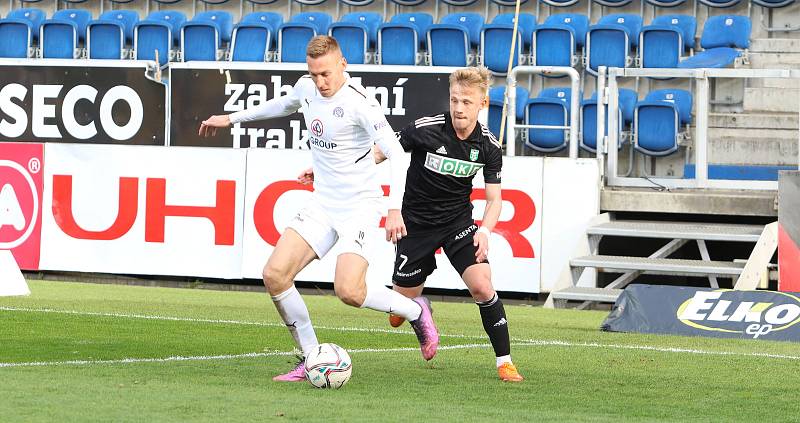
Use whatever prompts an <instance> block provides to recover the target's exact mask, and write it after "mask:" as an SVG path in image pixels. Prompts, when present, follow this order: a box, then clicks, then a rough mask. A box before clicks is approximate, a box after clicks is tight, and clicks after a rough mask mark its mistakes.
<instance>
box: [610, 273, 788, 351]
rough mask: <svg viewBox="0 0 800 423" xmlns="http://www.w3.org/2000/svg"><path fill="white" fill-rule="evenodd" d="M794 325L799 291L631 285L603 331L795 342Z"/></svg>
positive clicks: (615, 305)
mask: <svg viewBox="0 0 800 423" xmlns="http://www.w3.org/2000/svg"><path fill="white" fill-rule="evenodd" d="M797 323H800V294H794V293H786V292H776V291H733V290H728V289H711V288H689V287H675V286H656V285H631V286H629V287H627V288H626V289H625V291H623V292H622V295H620V296H619V298H617V302H616V303H615V304H614V308H613V309H612V310H611V313H610V314H609V315H608V317H607V318H606V320H605V321H604V322H603V325H602V326H601V329H602V330H605V331H609V332H638V333H655V334H672V335H689V336H708V337H716V338H743V339H767V340H773V341H794V342H798V341H800V325H798V324H797Z"/></svg>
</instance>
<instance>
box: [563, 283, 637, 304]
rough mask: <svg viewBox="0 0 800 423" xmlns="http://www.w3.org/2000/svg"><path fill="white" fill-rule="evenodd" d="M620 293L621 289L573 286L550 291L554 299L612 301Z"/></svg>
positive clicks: (615, 299) (614, 300)
mask: <svg viewBox="0 0 800 423" xmlns="http://www.w3.org/2000/svg"><path fill="white" fill-rule="evenodd" d="M621 294H622V290H621V289H605V288H588V287H582V286H573V287H569V288H566V289H562V290H560V291H555V292H552V293H550V296H551V297H553V299H554V300H563V301H599V302H603V303H613V302H616V301H617V297H619V296H620V295H621Z"/></svg>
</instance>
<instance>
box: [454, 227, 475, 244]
mask: <svg viewBox="0 0 800 423" xmlns="http://www.w3.org/2000/svg"><path fill="white" fill-rule="evenodd" d="M475 229H478V226H477V225H472V226H470V227H469V228H467V229H464V230H463V231H461V233H459V234H458V235H456V237H455V238H453V241H458V240H459V239H461V238H464V237H465V236H467V235H469V234H471V233H472V231H474V230H475Z"/></svg>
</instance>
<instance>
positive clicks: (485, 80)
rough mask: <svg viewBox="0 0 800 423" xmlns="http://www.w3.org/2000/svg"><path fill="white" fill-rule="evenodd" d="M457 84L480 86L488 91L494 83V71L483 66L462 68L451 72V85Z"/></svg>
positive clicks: (485, 91) (484, 90)
mask: <svg viewBox="0 0 800 423" xmlns="http://www.w3.org/2000/svg"><path fill="white" fill-rule="evenodd" d="M455 84H459V85H464V86H468V87H475V88H480V89H481V90H483V92H484V93H488V92H489V86H490V85H492V73H491V72H490V71H489V69H486V68H485V67H483V66H477V67H476V66H472V67H468V68H462V69H459V70H457V71H455V72H453V73H451V74H450V86H453V85H455Z"/></svg>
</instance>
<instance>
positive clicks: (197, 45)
mask: <svg viewBox="0 0 800 423" xmlns="http://www.w3.org/2000/svg"><path fill="white" fill-rule="evenodd" d="M220 31H221V30H220V27H219V25H217V24H216V23H215V22H211V21H204V22H196V21H189V22H185V23H184V24H183V25H181V61H182V62H189V61H193V60H204V61H215V60H217V50H219V45H220V38H221V37H220Z"/></svg>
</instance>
